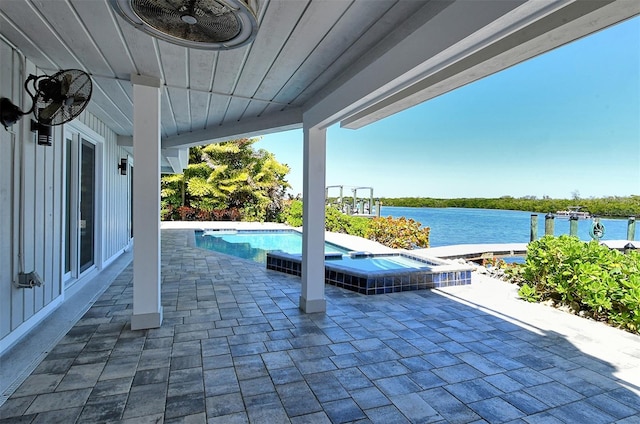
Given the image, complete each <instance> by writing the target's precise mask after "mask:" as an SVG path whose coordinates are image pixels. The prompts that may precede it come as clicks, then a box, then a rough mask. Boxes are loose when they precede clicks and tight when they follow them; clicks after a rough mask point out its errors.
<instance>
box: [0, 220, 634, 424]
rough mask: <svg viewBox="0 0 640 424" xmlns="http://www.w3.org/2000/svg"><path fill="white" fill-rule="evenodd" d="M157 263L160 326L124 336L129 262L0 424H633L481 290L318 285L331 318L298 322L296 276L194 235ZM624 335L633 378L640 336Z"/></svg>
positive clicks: (594, 378) (610, 374) (630, 394)
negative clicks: (363, 290)
mask: <svg viewBox="0 0 640 424" xmlns="http://www.w3.org/2000/svg"><path fill="white" fill-rule="evenodd" d="M162 253H163V256H162V257H163V260H162V279H163V284H162V290H163V295H162V303H163V308H164V322H163V326H162V328H159V329H152V330H144V331H131V329H130V325H129V322H130V315H131V308H132V305H131V302H132V268H131V265H129V267H128V268H127V269H126V270H125V271H124V272H122V273H121V274H120V276H119V277H118V278H117V279H116V280H115V281H114V282H113V283H112V284H111V285H110V287H109V288H108V289H107V290H106V291H105V292H104V294H103V295H102V296H101V297H100V298H99V299H98V300H97V301H96V302H95V304H94V305H93V306H92V307H91V308H90V309H89V311H88V312H87V313H86V314H85V315H84V316H83V317H82V318H81V319H80V320H79V321H78V322H77V323H76V324H75V326H74V327H73V328H72V329H71V331H69V332H68V334H67V335H66V336H65V337H64V338H63V339H62V340H61V341H60V342H59V343H58V344H57V346H55V348H53V349H52V350H51V351H50V353H49V354H48V355H47V356H46V358H44V360H43V361H42V362H41V363H40V364H39V366H38V367H37V368H36V369H35V370H34V371H33V373H32V374H31V375H30V376H29V377H28V378H27V379H26V380H25V381H24V383H22V385H21V386H20V387H18V388H17V390H16V391H15V392H14V393H13V395H12V396H11V397H10V398H9V399H8V400H7V401H6V402H5V403H4V405H2V406H1V407H0V423H10V422H21V423H22V422H25V423H31V422H34V423H35V422H65V423H73V422H82V423H85V422H86V423H94V422H110V423H116V422H122V423H124V422H162V421H164V422H165V423H174V422H176V423H177V422H193V423H196V422H203V423H204V422H207V423H246V422H251V423H284V422H292V423H303V422H305V423H330V422H331V423H343V422H363V423H364V422H373V423H378V422H380V423H404V422H407V423H411V422H443V423H444V422H457V423H466V422H476V421H479V420H485V421H486V422H509V421H513V422H579V423H584V422H598V423H600V422H602V423H607V422H616V421H621V422H640V398H639V397H638V387H637V384H636V383H637V382H635V381H626V380H625V377H624V375H621V374H620V370H621V367H620V366H619V365H618V364H617V363H612V362H609V361H607V360H606V359H603V358H602V357H601V356H602V355H596V353H595V351H593V349H592V351H591V352H588V350H589V349H586V348H585V347H584V346H577V345H576V343H578V342H574V341H573V339H571V337H568V336H563V334H562V332H561V331H558V332H555V331H554V332H550V331H537V330H536V329H535V328H532V327H531V326H532V325H533V324H531V323H530V322H527V320H526V319H525V318H524V315H522V317H521V318H522V319H520V318H518V316H517V315H518V313H519V312H518V310H520V309H516V310H509V311H502V312H500V311H498V312H499V313H493V312H495V311H494V310H493V309H491V308H500V307H501V306H500V298H499V297H498V298H497V299H496V297H495V296H494V297H493V301H494V303H495V304H493V305H489V303H490V302H488V303H487V304H485V305H478V304H474V303H473V302H474V300H473V297H474V296H476V295H469V296H466V295H465V293H466V294H468V293H472V291H474V290H475V291H476V292H477V291H480V290H482V285H483V284H485V283H484V282H483V281H476V282H474V284H472V286H471V287H467V288H465V289H464V290H463V291H456V290H457V289H455V288H454V289H452V290H449V291H445V292H444V293H445V295H443V292H441V291H440V292H430V291H424V292H404V293H394V294H388V295H377V296H375V297H367V296H364V295H360V294H356V293H354V292H349V291H345V290H342V289H339V288H336V287H332V286H327V287H326V297H327V313H326V314H304V313H302V312H301V311H300V310H299V309H298V307H297V302H298V298H299V294H300V280H299V278H297V277H291V276H288V275H282V274H279V273H276V272H273V271H267V270H266V269H264V266H262V265H260V264H255V263H252V262H248V261H245V260H242V259H237V258H233V257H229V256H226V255H221V254H216V253H213V252H208V251H202V250H199V249H197V248H195V247H194V246H193V232H192V231H189V230H163V232H162ZM473 293H475V292H473ZM456 296H459V297H462V298H464V299H458V298H456ZM465 296H466V297H465ZM522 303H524V302H522ZM487 305H489V306H487ZM534 306H536V307H538V308H546V307H545V306H542V305H534ZM522 308H523V309H522V310H523V312H522V313H521V314H527V313H528V309H526V308H530V306H526V308H525V306H524V305H523V306H522ZM501 314H504V316H503V315H501ZM539 319H542V318H539ZM573 323H574V321H571V325H574V326H575V325H576V324H573ZM557 324H558V325H561V323H557ZM592 324H593V323H591V324H589V325H592ZM578 325H580V324H578ZM613 331H617V330H613ZM576 332H577V333H579V332H580V330H579V329H578V330H576ZM620 337H621V338H622V339H624V340H625V341H626V342H629V341H630V343H631V344H630V346H632V348H631V351H630V349H626V350H625V351H626V354H627V355H629V356H628V357H629V358H631V360H636V361H637V362H636V366H637V364H640V338H637V336H632V335H628V334H624V335H621V336H620ZM630 337H631V338H630ZM633 337H636V338H635V339H633ZM634 340H635V341H636V342H637V343H638V345H636V351H635V353H634V352H633V351H632V350H633V346H634V345H633V341H634ZM602 343H603V344H610V343H615V341H613V342H612V341H611V339H609V340H602ZM589 346H592V345H589ZM606 348H607V349H611V346H606ZM590 349H591V348H590ZM603 349H604V347H603ZM634 355H635V356H634ZM632 367H633V366H632V365H630V366H629V369H632ZM623 371H624V370H623ZM60 420H62V421H60Z"/></svg>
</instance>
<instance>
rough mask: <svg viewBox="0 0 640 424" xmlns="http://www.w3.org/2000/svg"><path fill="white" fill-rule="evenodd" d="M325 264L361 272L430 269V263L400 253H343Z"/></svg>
mask: <svg viewBox="0 0 640 424" xmlns="http://www.w3.org/2000/svg"><path fill="white" fill-rule="evenodd" d="M327 265H331V266H340V267H346V268H349V269H353V270H358V271H363V272H376V271H399V270H403V271H408V270H429V269H431V264H429V263H427V262H422V261H418V260H415V259H411V258H408V257H406V256H400V255H394V256H373V257H365V258H352V257H350V256H347V255H345V256H343V257H342V259H339V260H332V261H329V262H327Z"/></svg>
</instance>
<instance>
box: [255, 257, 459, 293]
mask: <svg viewBox="0 0 640 424" xmlns="http://www.w3.org/2000/svg"><path fill="white" fill-rule="evenodd" d="M267 269H271V270H275V271H280V272H284V273H287V274H292V275H297V276H300V275H301V274H302V273H301V269H302V256H301V255H291V254H287V253H284V252H270V253H268V254H267ZM325 283H327V284H331V285H334V286H337V287H342V288H345V289H348V290H352V291H355V292H358V293H362V294H367V295H371V294H383V293H395V292H401V291H408V290H426V289H431V288H437V287H447V286H457V285H463V284H471V267H469V266H466V265H461V264H455V263H452V262H449V261H444V260H438V259H423V258H418V257H415V256H410V255H406V254H402V253H398V254H375V255H374V254H368V253H366V252H350V253H349V254H348V255H345V254H335V253H334V254H327V255H325Z"/></svg>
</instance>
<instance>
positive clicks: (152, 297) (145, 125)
mask: <svg viewBox="0 0 640 424" xmlns="http://www.w3.org/2000/svg"><path fill="white" fill-rule="evenodd" d="M131 82H132V84H133V150H134V158H135V173H134V176H133V193H134V198H133V228H134V231H135V234H134V246H133V316H132V317H131V329H132V330H142V329H145V328H157V327H160V325H161V324H162V304H161V302H160V80H159V79H157V78H153V77H147V76H140V75H131Z"/></svg>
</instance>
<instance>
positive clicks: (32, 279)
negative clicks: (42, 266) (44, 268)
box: [16, 271, 42, 289]
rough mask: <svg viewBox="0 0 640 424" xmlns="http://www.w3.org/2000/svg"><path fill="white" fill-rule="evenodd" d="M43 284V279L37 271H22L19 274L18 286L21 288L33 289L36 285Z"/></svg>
mask: <svg viewBox="0 0 640 424" xmlns="http://www.w3.org/2000/svg"><path fill="white" fill-rule="evenodd" d="M41 285H42V279H41V278H40V276H39V275H38V273H37V272H35V271H31V272H28V273H24V272H21V273H19V274H18V284H16V286H17V287H18V288H21V289H32V288H34V287H36V286H38V287H40V286H41Z"/></svg>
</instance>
